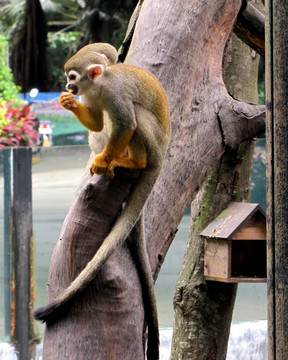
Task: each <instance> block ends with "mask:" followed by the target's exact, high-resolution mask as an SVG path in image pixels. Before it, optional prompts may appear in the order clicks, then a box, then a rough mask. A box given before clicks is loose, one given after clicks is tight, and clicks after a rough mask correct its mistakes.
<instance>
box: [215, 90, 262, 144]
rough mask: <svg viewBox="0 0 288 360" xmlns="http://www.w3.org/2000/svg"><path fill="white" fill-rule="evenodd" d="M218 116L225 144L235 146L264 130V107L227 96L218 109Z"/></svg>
mask: <svg viewBox="0 0 288 360" xmlns="http://www.w3.org/2000/svg"><path fill="white" fill-rule="evenodd" d="M218 118H219V121H220V126H221V129H222V134H223V141H224V143H225V145H226V146H228V147H230V148H236V147H237V146H238V145H239V144H240V143H242V142H243V141H247V140H252V139H253V138H254V137H256V136H259V135H261V134H263V133H264V132H265V121H266V107H265V105H255V104H251V103H245V102H243V101H238V100H236V99H233V98H232V97H227V98H226V100H224V101H223V103H222V105H221V107H220V109H219V112H218Z"/></svg>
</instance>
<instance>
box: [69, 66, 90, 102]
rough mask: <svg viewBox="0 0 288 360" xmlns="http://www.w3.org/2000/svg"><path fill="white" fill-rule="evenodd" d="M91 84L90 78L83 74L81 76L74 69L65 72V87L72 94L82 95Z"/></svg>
mask: <svg viewBox="0 0 288 360" xmlns="http://www.w3.org/2000/svg"><path fill="white" fill-rule="evenodd" d="M90 86H91V79H89V76H88V75H87V74H85V75H84V76H81V75H80V74H79V73H78V72H77V71H76V70H70V71H69V73H68V74H67V84H66V89H67V90H68V91H69V92H71V93H72V94H73V95H77V96H80V95H83V94H84V93H85V92H86V91H87V90H88V89H89V88H90Z"/></svg>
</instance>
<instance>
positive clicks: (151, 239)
mask: <svg viewBox="0 0 288 360" xmlns="http://www.w3.org/2000/svg"><path fill="white" fill-rule="evenodd" d="M240 6H241V0H237V1H235V0H219V1H217V2H215V1H213V0H210V1H203V2H199V1H197V0H193V1H191V0H185V1H181V2H176V1H174V0H165V1H164V0H158V1H153V0H145V1H144V2H143V4H142V6H141V11H140V15H139V18H138V21H137V24H136V28H135V32H134V36H133V38H132V41H131V44H130V49H129V53H128V56H127V58H126V61H125V62H126V63H127V64H133V65H138V66H141V67H144V68H146V69H148V70H150V71H151V72H152V73H154V74H155V75H156V77H157V78H158V79H159V80H160V81H161V83H162V84H163V86H164V88H165V89H166V92H167V95H168V99H169V102H170V110H171V120H172V136H171V142H170V145H169V150H168V154H167V158H166V160H165V163H164V166H163V169H162V172H161V174H160V177H159V179H158V181H157V183H156V185H155V187H154V189H153V192H152V193H151V195H150V197H149V199H148V203H147V204H146V206H145V209H144V215H145V234H146V239H147V249H148V253H149V258H150V262H151V267H152V271H153V274H154V277H155V279H156V277H157V274H158V272H159V270H160V267H161V264H162V263H163V261H164V258H165V255H166V252H167V250H168V248H169V246H170V244H171V242H172V240H173V238H174V236H175V233H176V231H177V226H178V224H179V222H180V220H181V218H182V216H183V214H184V213H185V211H186V209H187V207H188V206H189V204H190V203H191V201H192V200H193V198H194V197H195V195H196V194H197V192H198V191H199V189H200V188H201V187H202V185H203V183H204V182H205V180H206V179H207V176H208V174H210V173H211V171H212V169H213V168H214V167H215V165H216V164H218V161H219V159H220V158H221V156H222V155H223V153H224V152H225V151H226V150H227V149H228V148H229V149H237V148H238V145H239V144H240V143H241V142H243V141H244V140H247V139H252V138H253V137H255V136H257V135H258V134H260V133H263V132H264V128H265V110H264V108H263V107H260V106H257V105H252V104H246V103H244V102H241V101H238V100H235V99H234V98H233V97H231V96H230V95H229V94H228V92H227V90H226V87H225V85H224V82H223V78H222V57H223V50H224V47H225V44H226V41H227V39H228V38H229V36H230V34H231V32H232V29H233V24H234V22H235V19H236V16H237V14H238V11H239V9H240ZM98 136H101V135H98V134H95V137H96V138H97V137H98ZM99 148H101V147H100V145H99ZM88 173H89V171H88V169H87V170H86V174H88ZM132 175H133V176H132ZM131 176H132V178H131ZM135 177H137V174H131V173H129V172H124V173H123V172H122V171H120V175H118V174H117V175H116V178H115V179H114V180H113V181H111V180H109V179H106V178H103V176H101V177H98V176H94V177H93V178H92V179H90V178H89V176H88V175H87V176H86V177H84V178H83V181H82V182H81V184H80V186H79V190H78V192H77V194H76V196H75V199H74V201H73V203H72V205H71V208H70V211H69V213H68V215H67V217H66V220H65V222H64V224H63V228H62V231H61V235H60V237H59V239H58V242H57V244H56V247H55V250H54V253H53V257H52V260H51V265H50V274H49V286H48V298H54V297H55V296H56V294H58V293H59V292H60V291H61V290H63V289H64V288H65V287H66V286H67V285H68V283H69V282H70V281H71V280H72V278H73V277H75V276H76V275H77V274H78V273H79V272H80V270H81V269H82V268H83V267H84V266H85V264H86V263H87V262H88V260H89V259H90V258H91V257H92V255H93V254H94V252H95V251H96V250H97V248H98V247H99V244H100V243H101V242H102V241H103V239H104V237H105V236H106V234H107V233H108V232H109V230H110V229H111V226H112V224H113V222H114V221H115V219H116V217H117V216H118V213H119V212H120V211H121V208H122V203H123V202H124V201H125V198H126V197H127V196H128V194H129V191H130V186H133V182H134V181H135ZM103 184H105V186H104V185H103ZM116 194H117V196H116ZM64 315H65V316H63V318H61V320H59V321H58V322H56V323H54V324H48V325H47V327H46V333H45V339H44V359H45V360H47V359H53V360H54V359H55V358H57V359H67V358H69V359H72V360H73V359H77V360H79V359H88V358H89V359H99V360H100V359H101V360H103V359H109V360H113V359H117V360H119V359H123V360H124V359H125V360H130V359H131V360H135V359H143V358H144V351H143V339H142V335H143V327H144V326H143V322H144V317H143V304H142V297H141V287H140V284H139V280H138V276H137V271H136V269H135V268H134V265H133V261H132V260H131V257H130V253H129V251H128V249H127V247H126V245H124V246H123V247H122V248H121V249H119V250H117V251H115V254H114V255H113V256H111V257H110V258H109V261H108V262H107V264H106V265H105V267H103V270H102V271H101V274H99V276H97V278H96V279H95V281H94V282H93V283H92V284H91V285H90V286H89V287H88V288H87V290H86V291H85V292H83V293H82V294H81V296H79V298H77V300H76V301H75V303H73V304H72V305H71V308H70V309H67V314H64Z"/></svg>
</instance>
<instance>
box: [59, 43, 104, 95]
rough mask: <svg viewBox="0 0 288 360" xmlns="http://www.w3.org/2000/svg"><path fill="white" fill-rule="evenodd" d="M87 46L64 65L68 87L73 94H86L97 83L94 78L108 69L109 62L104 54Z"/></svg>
mask: <svg viewBox="0 0 288 360" xmlns="http://www.w3.org/2000/svg"><path fill="white" fill-rule="evenodd" d="M85 48H87V47H85ZM85 48H83V49H81V50H79V51H78V52H77V53H76V54H75V55H73V56H72V57H71V58H70V59H69V60H68V61H67V62H66V63H65V65H64V70H65V74H66V76H67V84H66V89H67V90H68V91H70V92H71V93H72V94H73V95H79V96H80V95H84V94H85V93H86V91H88V90H90V88H91V86H94V85H95V82H94V80H95V79H96V78H97V77H98V76H100V75H101V74H102V73H103V72H104V71H105V70H106V66H107V63H106V60H105V59H104V58H103V56H102V55H101V54H98V53H95V52H94V51H90V50H89V49H85Z"/></svg>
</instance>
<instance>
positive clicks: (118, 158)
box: [33, 43, 170, 360]
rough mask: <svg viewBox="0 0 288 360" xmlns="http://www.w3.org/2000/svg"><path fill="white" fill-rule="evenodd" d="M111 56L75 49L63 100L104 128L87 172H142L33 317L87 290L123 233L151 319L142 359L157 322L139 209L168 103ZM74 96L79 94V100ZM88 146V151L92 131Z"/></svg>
mask: <svg viewBox="0 0 288 360" xmlns="http://www.w3.org/2000/svg"><path fill="white" fill-rule="evenodd" d="M116 60H117V52H116V49H115V48H114V47H113V46H111V45H109V44H105V43H95V44H90V45H87V46H85V47H84V48H82V49H80V50H79V51H78V52H77V53H76V54H75V55H74V56H72V57H71V58H70V59H69V60H68V61H67V62H66V64H65V65H64V69H65V72H66V75H67V85H66V88H67V90H68V92H62V93H61V95H60V103H61V105H62V106H63V107H64V108H66V109H68V110H71V111H72V112H73V113H74V115H75V116H76V118H77V119H78V120H79V121H80V122H81V123H82V124H83V125H84V126H85V127H87V128H88V129H89V130H91V131H92V132H99V131H102V130H103V131H105V132H106V133H107V136H108V140H107V143H106V145H105V146H104V148H103V150H102V152H101V153H100V154H97V155H96V156H95V158H94V160H93V162H92V165H91V169H90V171H91V174H94V173H96V174H106V176H108V177H110V178H112V177H114V169H115V167H125V168H129V169H142V170H141V171H140V175H139V177H138V179H137V180H136V185H135V186H134V187H133V190H132V192H131V194H130V195H129V198H128V200H127V202H126V205H125V207H124V210H123V212H122V214H121V216H120V217H119V219H117V221H116V223H115V225H114V226H113V228H112V230H111V232H110V233H109V235H108V236H107V237H106V238H105V239H104V241H103V243H102V245H101V247H100V248H99V249H98V251H97V252H96V254H95V255H94V257H93V258H92V259H91V261H90V262H89V263H88V264H87V265H86V267H85V268H84V270H83V271H82V272H81V273H80V274H79V275H78V276H77V277H76V279H74V280H73V281H72V283H71V284H70V285H69V286H68V287H67V288H66V289H65V290H64V291H63V293H62V294H60V295H58V296H57V297H56V298H55V299H54V300H52V301H51V302H50V303H48V304H47V305H46V306H44V307H41V308H38V309H36V310H35V311H34V314H33V315H34V318H35V319H38V320H42V321H49V319H52V318H55V311H57V314H58V310H59V309H61V307H63V306H65V304H66V303H67V302H68V301H71V299H72V298H73V297H74V296H75V294H78V293H79V292H81V291H82V290H83V289H84V288H86V287H87V286H88V285H89V283H90V282H91V281H92V280H93V279H94V278H95V276H96V275H97V272H98V271H99V269H100V268H101V266H102V265H103V264H104V263H105V261H106V259H107V258H108V257H109V256H110V254H111V253H112V252H113V251H114V250H115V249H116V248H117V247H118V246H120V245H121V244H123V242H124V241H125V240H126V239H128V240H127V241H128V244H129V249H130V251H131V253H132V257H133V259H134V261H135V264H136V266H137V270H138V272H139V276H140V280H141V286H142V293H143V300H144V306H145V318H146V321H147V325H148V348H147V358H148V359H149V360H154V359H158V358H159V349H158V348H159V334H158V320H157V309H156V301H155V296H154V289H153V279H152V274H151V269H150V263H149V259H148V255H147V250H146V244H145V237H144V231H143V216H142V210H143V207H144V205H145V203H146V200H147V198H148V196H149V194H150V193H151V190H152V188H153V186H154V183H155V181H156V179H157V177H158V175H159V172H160V169H161V166H162V163H163V160H164V157H165V155H166V150H167V146H168V142H169V137H170V117H169V107H168V101H167V98H166V94H165V91H164V89H163V87H162V85H161V84H160V83H159V81H158V80H157V79H156V78H155V77H154V76H153V75H152V74H151V73H150V72H148V71H146V70H144V69H141V68H138V67H135V66H130V65H125V64H116ZM74 95H77V96H80V101H77V100H75V98H74ZM91 139H92V143H91ZM90 146H91V147H92V150H93V138H91V137H90ZM129 235H130V236H129ZM128 236H129V238H128Z"/></svg>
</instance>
